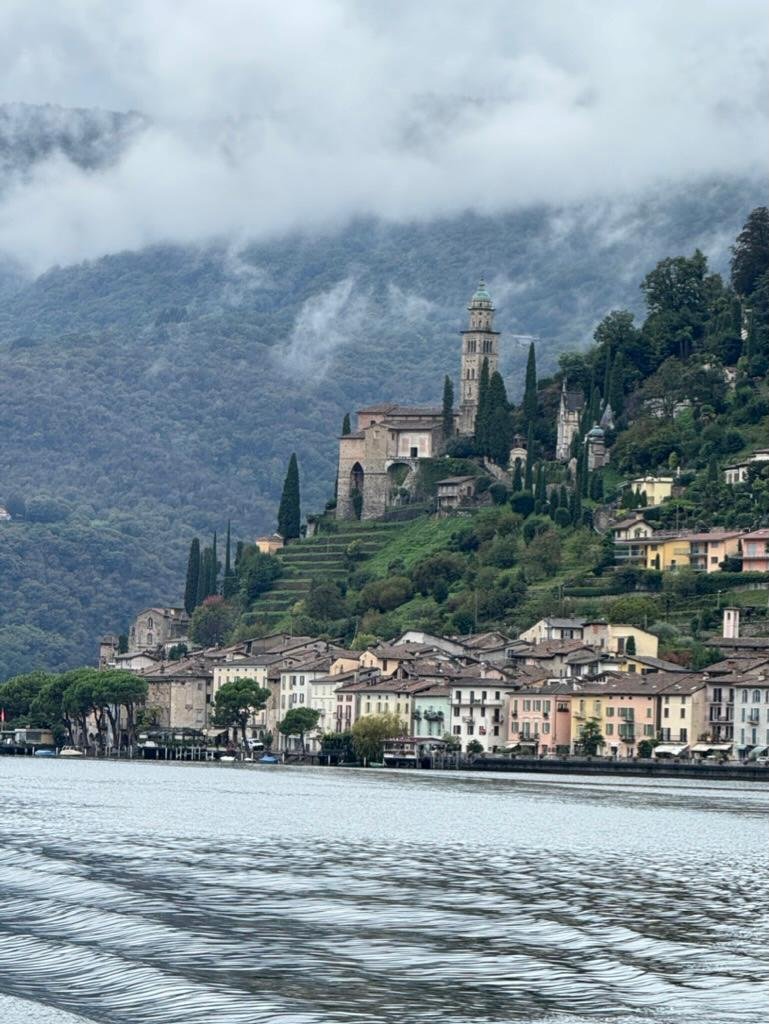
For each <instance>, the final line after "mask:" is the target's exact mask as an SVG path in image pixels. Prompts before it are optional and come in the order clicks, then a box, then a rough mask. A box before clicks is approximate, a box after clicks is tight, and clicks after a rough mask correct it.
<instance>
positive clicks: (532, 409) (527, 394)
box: [523, 341, 537, 423]
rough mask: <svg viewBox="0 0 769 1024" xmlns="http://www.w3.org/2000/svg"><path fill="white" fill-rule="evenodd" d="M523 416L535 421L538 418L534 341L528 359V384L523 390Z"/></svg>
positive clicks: (529, 421)
mask: <svg viewBox="0 0 769 1024" xmlns="http://www.w3.org/2000/svg"><path fill="white" fill-rule="evenodd" d="M523 418H524V420H525V421H526V422H527V423H533V422H534V420H536V418H537V356H536V353H535V351H534V342H533V341H532V343H531V344H530V345H529V357H528V359H527V361H526V386H525V388H524V392H523Z"/></svg>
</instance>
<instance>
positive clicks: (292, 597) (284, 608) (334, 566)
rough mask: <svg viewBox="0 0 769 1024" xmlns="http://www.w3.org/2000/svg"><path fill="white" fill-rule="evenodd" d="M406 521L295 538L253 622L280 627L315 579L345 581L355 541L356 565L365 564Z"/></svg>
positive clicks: (282, 553) (349, 526)
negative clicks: (280, 571)
mask: <svg viewBox="0 0 769 1024" xmlns="http://www.w3.org/2000/svg"><path fill="white" fill-rule="evenodd" d="M404 525H405V524H403V523H397V522H395V523H381V522H363V523H355V522H353V523H345V524H344V525H340V528H339V530H338V531H337V532H334V533H322V534H320V535H318V536H315V537H310V538H308V539H307V540H301V541H296V542H295V543H293V544H290V545H289V546H288V547H286V548H284V549H283V550H282V551H280V552H279V553H278V558H279V559H280V562H281V564H282V567H283V572H282V574H281V576H280V577H279V579H277V580H276V581H275V583H274V584H273V585H272V587H271V588H270V590H268V591H266V592H265V593H264V594H262V595H261V597H259V598H257V600H256V601H255V602H254V604H253V605H252V607H251V610H250V611H249V613H248V618H249V620H250V621H251V622H252V623H253V624H255V625H256V624H261V625H263V626H264V627H265V628H266V629H267V630H273V629H279V628H280V627H281V626H282V625H283V623H284V620H288V619H289V618H290V613H291V609H292V607H293V606H294V605H295V604H296V602H297V601H301V599H302V598H303V597H304V596H305V594H306V593H307V592H308V591H309V589H310V587H311V586H312V584H313V583H315V582H320V581H326V580H338V581H340V582H341V581H343V580H345V579H346V578H347V575H348V573H349V570H350V567H351V559H350V555H349V550H350V545H351V544H353V543H354V544H355V552H356V554H355V563H354V564H355V565H361V564H363V565H365V563H366V561H367V560H368V559H370V558H372V557H373V556H375V555H377V554H378V553H379V552H380V551H381V550H382V549H383V548H385V547H386V546H387V545H388V544H389V543H390V542H391V541H393V540H394V539H395V538H396V537H397V536H398V532H399V531H401V530H403V529H404Z"/></svg>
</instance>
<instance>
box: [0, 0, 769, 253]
mask: <svg viewBox="0 0 769 1024" xmlns="http://www.w3.org/2000/svg"><path fill="white" fill-rule="evenodd" d="M768 18H769V15H768V14H767V11H766V10H765V5H764V4H763V3H760V2H758V0H733V2H731V3H729V4H723V3H720V2H717V0H679V2H677V3H675V4H670V3H667V2H663V0H648V2H645V3H643V4H638V3H631V2H626V0H550V2H549V3H547V4H545V5H542V6H541V9H537V8H535V7H533V6H532V5H531V4H528V3H525V4H524V3H511V2H510V0H488V2H487V3H485V4H484V5H483V12H482V16H481V15H479V11H478V7H477V4H475V3H470V2H469V0H454V2H451V3H445V2H443V0H425V2H423V3H421V4H419V5H415V4H413V3H407V2H398V0H396V2H392V3H388V4H385V5H382V4H378V3H360V2H353V0H339V2H332V0H295V2H294V3H292V4H290V5H287V6H284V7H279V6H277V5H275V4H273V3H267V2H248V3H246V2H241V0H230V2H228V3H224V4H217V5H214V4H211V3H208V2H205V0H191V2H190V3H188V4H186V5H185V10H184V18H180V16H179V8H178V5H177V4H175V3H173V2H171V0H152V2H150V0H133V2H129V3H126V4H119V5H117V4H115V5H107V6H105V5H103V4H100V3H96V2H95V0H78V2H75V0H69V2H67V0H65V2H62V3H60V4H57V5H56V6H55V7H53V8H52V6H51V5H50V4H48V3H45V2H43V0H23V2H22V0H9V2H7V3H5V4H3V6H2V11H0V69H2V70H0V99H3V100H7V101H23V102H28V103H49V102H50V101H51V100H52V99H55V100H56V102H58V103H60V104H62V108H60V109H55V108H50V109H49V110H48V112H47V115H46V117H45V118H43V119H42V128H43V129H45V130H46V131H47V132H48V133H49V135H50V136H52V137H54V138H55V137H56V136H57V135H58V136H66V137H68V138H71V137H73V136H74V137H77V130H78V129H77V125H75V128H74V129H73V114H72V112H71V111H68V110H66V109H63V108H64V107H66V106H72V107H80V108H88V107H97V106H98V107H100V108H102V107H107V108H110V109H112V110H115V111H131V110H134V111H141V114H142V115H143V116H142V118H139V117H138V115H132V120H131V122H130V125H131V128H132V130H131V131H130V132H128V133H125V132H124V130H123V128H122V127H121V126H120V125H119V124H118V123H116V122H115V120H114V118H115V117H116V116H117V115H110V114H104V113H99V114H94V115H93V118H94V123H93V124H89V125H88V126H87V127H86V129H85V130H84V132H83V145H84V146H86V147H90V150H93V149H94V141H93V137H92V129H93V128H94V124H95V125H97V126H100V128H101V130H102V131H104V132H106V133H111V134H113V135H115V136H116V137H117V136H118V135H119V136H120V139H119V143H120V144H119V145H115V146H114V147H113V150H112V152H111V154H110V156H111V158H110V159H107V160H105V159H103V154H102V153H100V152H99V150H98V146H97V147H96V154H95V156H96V158H94V154H93V153H91V159H85V158H83V159H81V158H79V157H78V155H77V154H76V153H73V148H72V146H68V145H64V144H60V145H56V146H53V147H50V146H49V147H48V148H47V149H46V147H43V148H42V149H40V148H39V147H34V146H33V156H34V160H33V161H32V165H31V166H30V168H28V170H27V172H26V173H24V174H18V175H16V176H14V177H13V178H12V179H11V180H10V181H8V182H7V184H6V187H5V188H4V190H3V191H4V194H3V201H2V204H0V253H4V254H6V255H12V256H13V257H15V258H18V259H21V260H22V261H23V262H24V263H25V264H26V265H27V266H29V267H31V268H32V269H33V270H35V271H37V272H39V271H42V270H44V269H45V268H46V267H48V266H50V265H51V264H53V263H59V264H67V263H72V262H76V261H79V260H81V259H84V258H94V257H98V256H100V255H103V254H105V253H108V252H116V251H120V250H123V249H138V248H141V247H143V246H145V245H148V244H154V243H165V242H174V243H182V244H187V243H200V242H206V241H210V240H221V239H223V238H224V239H229V240H236V241H239V242H240V243H245V242H248V241H251V240H257V241H259V240H264V239H267V238H271V237H275V236H278V235H281V234H284V233H286V232H290V231H294V230H298V229H302V230H306V229H320V230H332V229H335V228H338V227H341V226H343V225H344V224H345V223H348V222H349V221H350V220H351V219H354V218H356V217H360V216H374V217H379V218H382V219H384V220H389V221H394V222H409V221H424V220H429V219H432V218H443V217H451V216H456V215H459V214H462V213H463V212H466V211H472V212H476V213H479V214H491V215H498V214H500V213H503V212H505V211H514V210H516V209H521V208H526V207H528V206H531V205H532V204H547V205H555V206H558V207H562V206H570V205H573V204H577V205H580V206H582V205H584V204H585V203H586V202H589V201H591V200H593V199H595V198H601V199H606V198H611V199H617V198H625V199H628V198H634V199H635V198H637V196H638V195H640V194H647V193H650V192H651V193H653V194H654V193H657V194H658V193H659V192H660V191H661V190H667V189H669V188H671V187H680V186H681V185H682V184H683V183H691V182H702V181H704V180H709V179H712V178H729V177H733V176H740V177H743V176H749V177H753V176H757V175H760V174H761V173H762V171H763V170H764V169H765V166H766V154H765V152H764V139H765V137H766V128H767V112H766V107H765V103H764V97H765V92H766V88H765V87H766V78H767V62H766V56H765V53H764V39H765V37H766V28H767V23H768ZM83 117H84V115H82V114H81V116H80V126H81V127H82V126H83V124H84V122H83ZM57 118H58V119H59V121H60V124H59V125H57V123H56V122H57ZM38 121H40V119H39V118H38ZM1 127H2V125H1V124H0V128H1ZM38 127H40V126H39V125H38ZM0 138H2V131H0ZM17 140H18V141H19V142H20V144H23V143H24V140H23V131H22V132H21V134H17Z"/></svg>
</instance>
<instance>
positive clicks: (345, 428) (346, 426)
mask: <svg viewBox="0 0 769 1024" xmlns="http://www.w3.org/2000/svg"><path fill="white" fill-rule="evenodd" d="M351 433H352V427H351V426H350V414H349V412H346V413H345V414H344V419H343V420H342V437H347V435H348V434H351Z"/></svg>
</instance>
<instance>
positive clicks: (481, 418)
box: [475, 359, 489, 455]
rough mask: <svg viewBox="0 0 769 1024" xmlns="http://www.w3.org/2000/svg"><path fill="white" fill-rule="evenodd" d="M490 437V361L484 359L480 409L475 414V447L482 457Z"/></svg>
mask: <svg viewBox="0 0 769 1024" xmlns="http://www.w3.org/2000/svg"><path fill="white" fill-rule="evenodd" d="M488 436H489V361H488V359H484V360H483V363H482V364H481V376H480V380H479V382H478V409H477V411H476V413H475V445H476V447H477V449H478V451H479V452H480V453H481V455H485V454H486V445H487V442H488Z"/></svg>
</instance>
